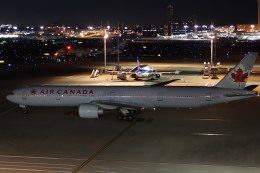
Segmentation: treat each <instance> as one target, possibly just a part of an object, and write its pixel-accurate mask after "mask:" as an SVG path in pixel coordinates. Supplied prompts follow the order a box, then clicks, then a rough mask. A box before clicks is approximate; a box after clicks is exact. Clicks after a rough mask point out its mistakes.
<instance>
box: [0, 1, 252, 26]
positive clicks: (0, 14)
mask: <svg viewBox="0 0 260 173" xmlns="http://www.w3.org/2000/svg"><path fill="white" fill-rule="evenodd" d="M169 3H172V4H173V5H174V17H175V18H178V19H191V18H192V16H193V15H196V16H197V22H198V24H199V25H202V24H209V19H210V18H214V19H216V25H236V24H256V23H257V0H172V1H170V0H111V1H109V0H72V1H70V2H69V1H65V0H63V1H61V0H52V1H50V0H42V1H35V0H23V1H22V0H6V1H3V2H1V10H0V24H3V23H4V24H14V25H17V26H40V25H46V24H49V23H54V22H56V23H61V24H65V25H67V26H68V25H70V26H89V25H99V24H100V23H101V20H102V21H103V24H104V25H107V24H109V25H115V24H116V25H117V23H118V22H120V23H121V22H123V23H124V24H125V25H132V24H158V25H161V24H166V23H167V22H166V21H167V17H166V14H167V11H166V7H167V5H168V4H169Z"/></svg>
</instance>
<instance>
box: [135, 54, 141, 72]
mask: <svg viewBox="0 0 260 173" xmlns="http://www.w3.org/2000/svg"><path fill="white" fill-rule="evenodd" d="M136 63H137V70H138V71H140V63H139V58H138V57H137V59H136Z"/></svg>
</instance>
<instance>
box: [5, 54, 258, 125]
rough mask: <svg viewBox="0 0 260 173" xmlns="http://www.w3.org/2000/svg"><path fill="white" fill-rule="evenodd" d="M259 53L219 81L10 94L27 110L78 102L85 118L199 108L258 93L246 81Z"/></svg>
mask: <svg viewBox="0 0 260 173" xmlns="http://www.w3.org/2000/svg"><path fill="white" fill-rule="evenodd" d="M257 56H258V53H255V52H253V53H249V54H248V55H246V56H245V57H244V58H243V59H242V60H241V61H240V63H239V64H238V65H237V66H235V67H234V68H233V69H232V70H231V71H230V72H229V73H228V74H227V75H226V76H225V77H224V78H223V79H222V80H221V81H220V82H219V83H218V84H217V85H215V86H213V87H206V86H165V85H166V84H168V83H170V82H174V81H176V80H178V79H175V80H172V81H167V82H162V83H158V84H155V85H153V86H30V87H27V88H21V89H16V90H14V91H13V93H12V94H11V95H8V96H7V99H8V100H9V101H10V102H13V103H16V104H18V105H19V107H21V108H23V109H24V110H25V113H27V112H28V111H27V109H26V107H27V106H77V107H79V109H78V112H79V116H80V117H81V118H98V117H99V115H101V114H102V113H103V109H118V110H119V111H120V112H121V113H120V115H118V119H123V120H128V121H130V120H133V118H134V116H135V114H137V113H140V111H141V110H143V109H147V108H158V107H160V108H165V107H167V108H195V107H202V106H209V105H214V104H219V103H226V102H230V101H235V100H240V99H246V98H250V97H255V96H258V93H257V92H256V91H253V89H255V88H256V87H257V85H251V86H247V87H245V85H246V82H247V80H248V77H249V75H250V73H251V70H252V68H253V65H254V62H255V60H256V58H257Z"/></svg>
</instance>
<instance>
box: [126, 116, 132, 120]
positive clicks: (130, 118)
mask: <svg viewBox="0 0 260 173" xmlns="http://www.w3.org/2000/svg"><path fill="white" fill-rule="evenodd" d="M133 120H134V116H132V115H129V116H127V118H126V121H133Z"/></svg>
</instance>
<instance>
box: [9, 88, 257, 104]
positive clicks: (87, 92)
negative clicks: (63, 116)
mask: <svg viewBox="0 0 260 173" xmlns="http://www.w3.org/2000/svg"><path fill="white" fill-rule="evenodd" d="M254 96H257V92H255V91H246V90H236V89H225V88H217V87H199V86H193V87H183V86H177V87H176V86H174V87H171V86H169V87H157V86H156V87H153V86H147V87H146V86H145V87H144V86H35V87H34V86H32V87H27V88H22V89H18V90H15V91H14V92H13V94H12V95H8V96H7V99H8V100H9V101H11V102H14V103H16V104H19V105H25V106H79V105H81V104H85V103H91V102H93V101H100V100H101V101H109V102H117V103H124V104H130V105H139V106H141V107H143V108H156V107H169V108H171V107H179V108H182V107H186V108H193V107H202V106H208V105H213V104H219V103H224V102H229V101H234V100H240V99H244V98H249V97H254Z"/></svg>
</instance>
